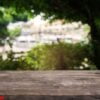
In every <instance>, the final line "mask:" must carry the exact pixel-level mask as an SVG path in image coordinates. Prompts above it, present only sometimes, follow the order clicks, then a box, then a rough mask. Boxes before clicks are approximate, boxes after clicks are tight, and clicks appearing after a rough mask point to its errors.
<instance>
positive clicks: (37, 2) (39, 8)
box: [0, 0, 100, 69]
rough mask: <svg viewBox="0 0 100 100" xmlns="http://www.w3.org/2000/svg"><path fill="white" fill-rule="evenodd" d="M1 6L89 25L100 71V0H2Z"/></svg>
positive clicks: (95, 57)
mask: <svg viewBox="0 0 100 100" xmlns="http://www.w3.org/2000/svg"><path fill="white" fill-rule="evenodd" d="M0 5H1V6H4V7H15V9H17V12H22V11H24V10H28V11H29V12H31V11H33V10H34V13H35V14H40V13H41V12H42V13H45V17H50V16H53V17H52V18H55V19H66V20H68V21H82V22H83V23H87V24H88V25H89V26H90V28H91V31H90V35H91V42H92V44H93V49H94V63H95V65H96V66H97V68H98V69H100V13H99V11H100V0H28V1H25V0H9V1H8V0H1V1H0ZM1 15H2V14H1Z"/></svg>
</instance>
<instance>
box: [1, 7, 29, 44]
mask: <svg viewBox="0 0 100 100" xmlns="http://www.w3.org/2000/svg"><path fill="white" fill-rule="evenodd" d="M28 18H29V14H28V12H27V11H25V12H23V13H21V12H20V13H17V11H16V10H15V8H11V7H10V8H4V7H0V44H3V42H2V40H5V39H6V38H7V37H14V36H16V33H18V32H19V30H18V29H15V30H10V31H8V30H7V25H8V24H9V23H10V22H12V23H14V22H17V21H27V20H28Z"/></svg>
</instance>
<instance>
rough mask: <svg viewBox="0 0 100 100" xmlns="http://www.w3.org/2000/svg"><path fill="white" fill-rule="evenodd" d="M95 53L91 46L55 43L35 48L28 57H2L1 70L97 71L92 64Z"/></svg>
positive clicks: (0, 61) (12, 55)
mask: <svg viewBox="0 0 100 100" xmlns="http://www.w3.org/2000/svg"><path fill="white" fill-rule="evenodd" d="M92 57H93V52H92V48H91V45H90V44H83V43H77V44H70V43H64V42H59V43H53V44H43V45H38V46H36V47H34V48H33V49H32V50H30V51H29V52H28V53H27V56H24V57H19V58H17V59H15V58H14V53H13V52H9V53H8V58H7V59H6V60H2V57H0V70H70V69H74V70H77V69H78V70H79V69H82V70H83V69H88V70H89V69H95V66H94V64H93V63H92Z"/></svg>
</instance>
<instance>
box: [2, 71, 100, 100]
mask: <svg viewBox="0 0 100 100" xmlns="http://www.w3.org/2000/svg"><path fill="white" fill-rule="evenodd" d="M0 95H1V96H2V95H3V96H4V97H5V100H100V71H1V72H0Z"/></svg>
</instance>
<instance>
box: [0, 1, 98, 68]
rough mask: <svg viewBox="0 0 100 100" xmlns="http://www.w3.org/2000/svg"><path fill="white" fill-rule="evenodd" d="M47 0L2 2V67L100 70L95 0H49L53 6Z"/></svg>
mask: <svg viewBox="0 0 100 100" xmlns="http://www.w3.org/2000/svg"><path fill="white" fill-rule="evenodd" d="M47 1H48V0H43V1H42V2H40V0H37V1H34V0H29V1H27V3H25V1H23V0H21V1H20V2H19V1H17V0H15V1H14V2H13V1H10V2H9V4H8V3H7V1H6V0H4V1H0V70H96V69H99V68H100V67H99V62H100V61H99V57H100V55H99V54H100V53H99V50H100V49H99V47H100V46H99V43H100V42H99V40H100V39H99V37H100V36H99V31H98V32H97V30H96V29H97V28H95V25H96V26H99V25H100V23H99V14H98V13H97V11H98V9H99V7H98V8H96V9H95V8H94V10H93V11H94V12H95V13H94V12H93V13H92V11H91V6H90V5H92V6H93V7H95V5H96V4H94V3H93V2H91V1H89V2H87V0H83V1H82V4H81V3H80V1H78V0H77V2H76V3H75V2H74V3H75V4H76V6H75V5H73V4H74V3H73V1H72V0H66V1H65V0H62V1H61V0H56V1H57V2H56V3H55V2H54V1H52V0H50V1H48V2H49V3H50V4H51V5H53V6H52V7H53V8H52V7H51V6H50V5H48V2H47ZM92 1H94V0H92ZM96 1H97V2H98V3H99V1H98V0H96ZM96 1H95V2H96ZM16 4H17V5H16ZM37 5H38V6H37ZM44 5H45V7H44ZM62 5H63V6H62ZM81 5H82V6H81ZM65 6H68V8H64V7H65ZM77 7H81V8H80V9H78V8H77ZM70 8H72V9H70ZM84 9H85V10H86V11H87V12H86V13H85V10H84ZM81 11H83V12H81ZM88 13H89V14H90V15H91V17H90V16H88ZM75 14H77V15H75ZM85 14H86V16H85ZM92 14H93V18H94V19H92ZM94 14H95V15H96V17H94ZM81 15H82V16H81ZM83 15H84V16H85V17H84V16H83ZM97 16H98V17H97ZM88 17H89V18H88ZM88 19H89V20H88ZM95 19H96V20H95ZM92 21H93V23H91V22H92ZM94 22H95V23H96V24H95V23H94ZM92 29H93V30H92ZM98 29H99V28H98ZM94 33H95V34H96V35H95V34H94ZM91 34H92V35H91Z"/></svg>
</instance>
